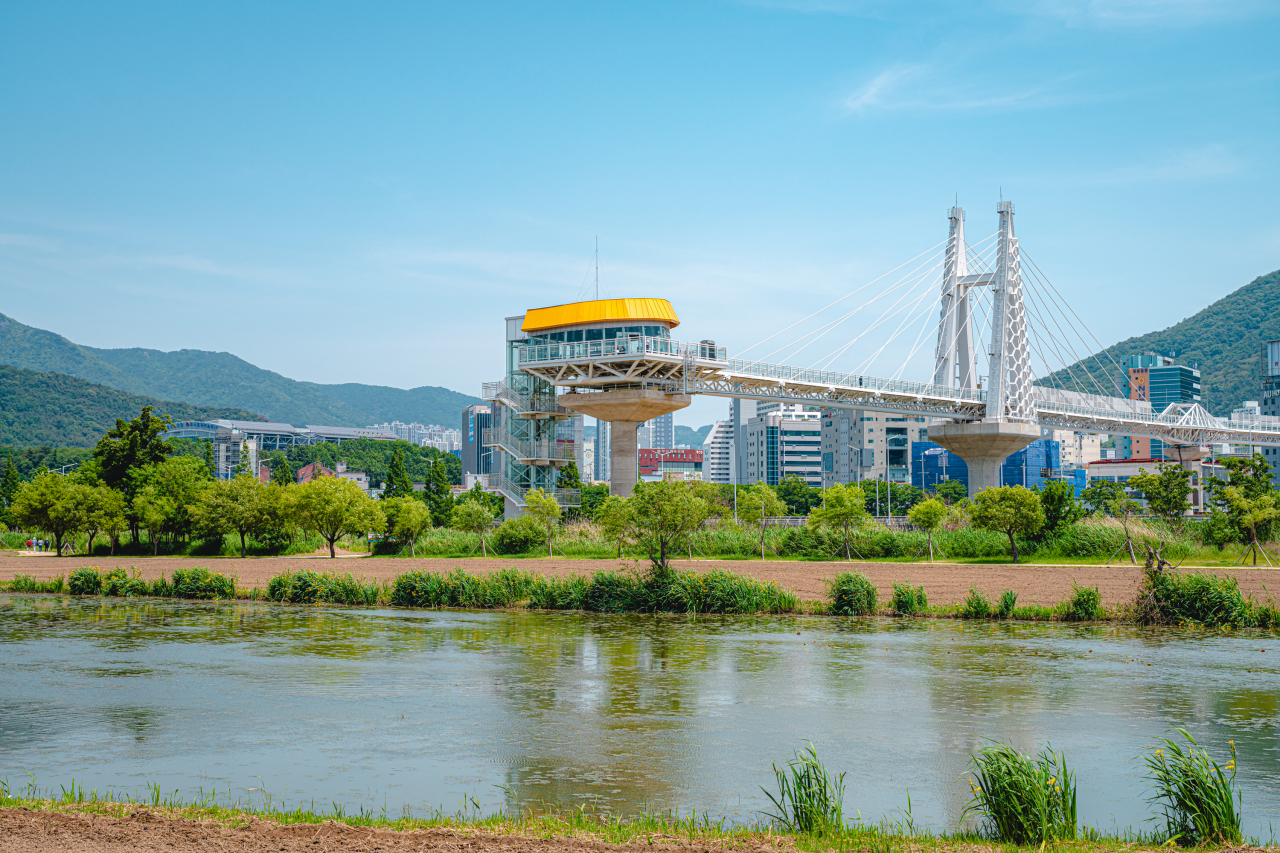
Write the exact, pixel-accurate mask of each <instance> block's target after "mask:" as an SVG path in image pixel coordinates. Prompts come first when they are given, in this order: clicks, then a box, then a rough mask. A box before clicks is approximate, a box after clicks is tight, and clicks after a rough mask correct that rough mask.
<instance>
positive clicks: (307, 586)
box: [267, 569, 381, 605]
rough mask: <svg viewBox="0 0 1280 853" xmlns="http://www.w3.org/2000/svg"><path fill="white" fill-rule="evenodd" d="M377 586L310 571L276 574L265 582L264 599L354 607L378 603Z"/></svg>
mask: <svg viewBox="0 0 1280 853" xmlns="http://www.w3.org/2000/svg"><path fill="white" fill-rule="evenodd" d="M380 591H381V590H380V588H379V586H378V584H377V583H373V582H369V581H363V580H360V579H359V578H357V577H356V576H354V575H351V574H346V575H339V574H332V573H329V572H315V571H311V570H310V569H304V570H303V571H300V572H297V573H292V572H286V573H284V574H283V575H276V576H275V577H273V578H272V579H271V580H269V581H267V598H268V599H270V600H271V601H288V602H291V603H293V604H317V603H325V604H358V605H373V604H377V603H378V598H379V592H380Z"/></svg>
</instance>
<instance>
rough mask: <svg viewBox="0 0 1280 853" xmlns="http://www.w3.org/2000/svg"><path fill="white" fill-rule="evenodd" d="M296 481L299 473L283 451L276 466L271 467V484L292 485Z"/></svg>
mask: <svg viewBox="0 0 1280 853" xmlns="http://www.w3.org/2000/svg"><path fill="white" fill-rule="evenodd" d="M295 482H297V475H296V474H294V472H293V468H292V467H291V466H290V465H289V457H287V456H285V455H284V454H283V453H282V454H280V458H278V459H277V460H276V465H275V467H274V468H272V469H271V485H273V486H292V485H293V484H294V483H295Z"/></svg>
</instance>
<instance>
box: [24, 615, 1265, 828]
mask: <svg viewBox="0 0 1280 853" xmlns="http://www.w3.org/2000/svg"><path fill="white" fill-rule="evenodd" d="M1278 671H1280V637H1277V635H1276V634H1274V633H1267V632H1239V633H1231V634H1219V633H1215V632H1205V631H1183V630H1152V629H1139V628H1134V627H1129V626H1115V625H1089V626H1070V625H1053V624H1029V623H989V622H987V623H966V622H959V621H954V620H891V619H836V618H824V617H751V618H744V617H717V616H711V617H705V616H704V617H683V616H604V615H592V614H581V613H541V612H539V613H525V612H476V611H447V612H437V611H408V610H395V609H387V610H376V609H374V610H356V609H348V608H338V607H316V608H309V607H291V606H277V605H271V604H263V603H254V602H234V603H202V602H182V601H168V600H159V599H138V600H120V599H96V598H82V599H73V598H68V597H54V596H23V595H0V779H7V780H8V783H9V785H10V787H11V788H21V787H22V786H23V785H25V784H26V783H27V781H28V778H29V775H31V774H34V776H35V777H36V780H37V784H39V785H41V786H42V787H45V788H52V789H53V790H55V791H56V790H58V786H59V785H69V784H70V782H71V780H72V779H74V780H75V782H76V783H77V784H78V785H83V786H84V788H85V789H86V790H93V789H97V790H99V791H104V790H107V789H113V790H116V791H118V792H125V793H135V792H137V793H140V794H143V795H145V793H146V790H147V784H148V783H151V782H155V783H158V784H159V785H160V787H161V788H162V789H163V790H165V791H178V792H180V793H181V794H182V795H184V796H188V797H189V796H192V795H194V794H196V792H197V791H199V790H200V789H203V790H205V791H208V790H210V789H216V790H218V791H220V792H223V794H224V795H225V794H226V792H227V791H230V792H231V794H232V797H233V798H236V797H246V798H247V797H253V798H254V799H255V802H260V801H261V799H260V798H261V797H262V796H263V795H264V792H266V793H267V794H269V795H270V796H271V797H272V798H273V799H274V801H275V802H276V803H287V804H289V805H298V804H301V805H305V806H310V805H311V804H312V803H314V804H315V806H316V807H317V808H318V807H322V806H323V807H328V806H329V805H330V804H331V803H334V802H336V803H341V804H343V805H344V807H345V808H347V809H349V810H350V809H357V808H360V807H362V806H363V807H365V808H366V809H368V808H372V809H373V810H375V811H381V810H382V809H383V808H384V807H385V808H386V809H387V811H388V813H390V814H392V815H398V814H400V813H402V810H403V809H404V808H406V807H407V808H409V809H411V810H412V811H413V813H415V814H419V815H421V814H426V813H429V812H430V811H431V810H432V809H435V808H442V809H443V810H444V811H446V812H453V811H454V810H455V809H457V808H458V807H459V805H460V804H461V803H462V801H463V799H464V797H472V798H474V799H475V801H476V802H478V803H479V804H480V806H481V807H482V809H484V810H485V811H489V810H494V809H497V808H502V807H506V808H511V809H525V808H534V807H566V806H578V805H582V804H584V803H585V804H590V805H592V806H593V807H595V808H598V809H601V810H610V811H614V812H619V813H626V812H632V811H635V810H638V809H642V808H655V809H679V810H680V811H682V812H687V811H688V810H690V809H697V811H698V812H699V814H701V813H704V812H706V813H708V814H711V815H713V816H716V817H721V816H723V817H727V818H729V819H730V820H751V819H753V818H755V817H757V816H758V814H759V810H760V809H762V808H764V807H765V806H766V805H767V801H766V799H765V797H764V794H763V793H762V792H761V790H760V787H761V786H762V785H766V786H771V785H772V781H773V775H772V770H771V766H770V763H771V762H774V761H777V762H782V761H785V760H786V759H787V758H788V757H790V756H791V754H792V753H793V752H794V750H795V749H797V748H799V747H802V746H804V745H805V744H806V743H808V742H812V743H813V744H814V746H815V747H816V748H817V750H818V753H819V755H820V756H821V757H822V758H823V760H824V761H825V762H826V763H827V765H828V766H829V767H830V768H831V769H833V770H835V771H839V772H844V773H846V774H847V776H846V786H847V794H846V801H845V802H846V814H847V815H848V816H851V817H853V816H857V815H860V816H861V817H862V818H863V819H865V820H867V821H872V822H874V821H879V820H880V819H881V818H884V817H889V818H894V817H899V816H900V814H901V810H903V809H905V808H906V805H907V796H908V793H909V794H910V797H911V804H912V812H913V815H914V818H915V821H916V823H917V824H918V825H922V826H930V827H933V828H935V829H953V828H955V827H956V826H957V825H958V824H959V822H960V819H961V814H962V812H963V810H964V806H965V803H966V802H967V800H968V799H969V785H968V782H967V771H968V768H969V756H970V755H971V754H972V753H973V751H974V750H976V749H978V748H980V747H981V746H982V745H983V744H984V743H986V742H987V739H998V740H1002V741H1009V742H1012V743H1013V744H1015V745H1016V746H1018V747H1020V748H1022V749H1025V750H1034V749H1038V748H1040V747H1041V746H1042V745H1044V744H1045V743H1046V742H1049V743H1052V745H1053V747H1054V748H1055V749H1061V750H1065V751H1066V754H1067V758H1068V761H1069V762H1070V763H1071V765H1072V766H1073V767H1074V769H1075V770H1076V772H1077V775H1078V781H1079V790H1080V798H1079V802H1080V808H1079V811H1080V819H1081V821H1082V822H1084V823H1087V824H1089V825H1091V826H1096V827H1098V828H1100V829H1102V830H1104V831H1115V830H1116V829H1122V828H1124V827H1134V828H1142V827H1144V826H1146V825H1147V824H1146V823H1145V821H1146V819H1147V818H1148V817H1150V815H1151V814H1152V807H1151V806H1150V805H1149V804H1148V803H1146V802H1145V798H1146V796H1147V790H1146V782H1145V779H1144V775H1143V770H1142V766H1141V759H1140V757H1141V755H1142V753H1143V751H1144V749H1145V748H1147V747H1148V746H1150V745H1151V744H1152V743H1153V742H1154V741H1155V739H1156V738H1157V737H1159V736H1161V735H1162V734H1166V733H1168V732H1169V731H1170V729H1171V727H1172V726H1175V725H1185V726H1187V727H1188V728H1189V729H1190V730H1191V732H1192V733H1193V734H1194V735H1195V736H1196V737H1197V738H1198V739H1200V741H1201V743H1202V744H1203V745H1205V746H1207V747H1208V748H1209V749H1210V750H1211V751H1212V752H1213V753H1214V754H1215V756H1219V757H1223V756H1225V755H1226V750H1227V748H1228V747H1227V741H1228V740H1235V742H1236V745H1237V748H1238V750H1239V765H1240V773H1239V781H1240V784H1241V786H1242V788H1243V790H1244V809H1243V810H1244V815H1245V831H1246V834H1248V835H1253V836H1257V837H1260V838H1261V839H1262V840H1263V841H1266V840H1268V839H1270V838H1271V837H1272V835H1273V826H1277V827H1280V738H1278V736H1277V726H1278V725H1280V675H1278Z"/></svg>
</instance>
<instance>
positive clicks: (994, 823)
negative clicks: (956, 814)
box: [961, 744, 1076, 845]
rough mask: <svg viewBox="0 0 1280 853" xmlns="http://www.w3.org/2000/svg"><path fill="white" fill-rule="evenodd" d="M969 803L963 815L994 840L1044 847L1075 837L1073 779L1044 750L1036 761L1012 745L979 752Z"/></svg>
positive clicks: (1057, 757)
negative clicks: (972, 817)
mask: <svg viewBox="0 0 1280 853" xmlns="http://www.w3.org/2000/svg"><path fill="white" fill-rule="evenodd" d="M973 768H974V775H975V776H976V777H977V781H976V782H975V781H974V780H973V779H970V780H969V786H970V788H971V789H972V791H973V799H972V800H970V801H969V805H968V806H967V807H966V808H965V812H964V815H963V816H962V817H961V819H962V820H963V819H964V817H967V816H968V815H969V814H977V815H980V816H981V817H982V818H983V819H984V820H985V827H984V830H985V832H986V833H987V834H988V835H990V837H991V838H993V839H994V840H996V841H1003V842H1006V843H1011V844H1018V845H1032V844H1036V845H1044V844H1045V843H1048V842H1055V841H1068V840H1073V839H1075V837H1076V779H1075V774H1074V773H1072V772H1071V771H1070V769H1068V767H1067V761H1066V757H1065V756H1064V755H1063V754H1062V753H1056V754H1055V753H1054V751H1053V750H1052V749H1051V748H1048V747H1046V748H1045V749H1043V750H1042V751H1041V752H1040V754H1039V755H1038V756H1036V757H1035V758H1033V757H1031V756H1029V755H1024V754H1022V753H1021V752H1018V751H1017V750H1016V749H1014V748H1013V747H1012V746H1006V745H1004V744H995V745H992V746H987V747H983V748H982V749H981V750H980V751H979V752H978V754H977V755H975V756H973Z"/></svg>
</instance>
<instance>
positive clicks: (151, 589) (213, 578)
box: [9, 566, 236, 599]
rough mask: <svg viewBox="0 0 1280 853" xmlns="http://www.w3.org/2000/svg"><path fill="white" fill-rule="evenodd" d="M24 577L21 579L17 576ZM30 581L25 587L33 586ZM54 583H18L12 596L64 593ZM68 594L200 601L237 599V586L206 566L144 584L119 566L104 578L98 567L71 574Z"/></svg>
mask: <svg viewBox="0 0 1280 853" xmlns="http://www.w3.org/2000/svg"><path fill="white" fill-rule="evenodd" d="M18 577H19V578H21V577H23V576H22V575H19V576H18ZM34 583H36V582H35V581H32V580H31V579H30V578H26V579H25V580H24V581H23V584H24V585H28V584H34ZM51 583H54V584H57V589H49V590H34V589H19V588H17V586H16V585H17V584H18V580H17V578H15V579H14V583H13V584H11V585H10V587H9V589H10V591H11V592H61V591H62V581H61V579H58V580H57V581H53V582H51ZM66 588H67V592H69V593H70V594H71V595H109V596H115V597H121V598H124V597H128V596H138V595H150V596H154V597H156V598H197V599H233V598H235V597H236V582H235V579H234V578H232V577H228V576H227V575H224V574H222V573H221V572H212V571H210V570H209V569H207V568H204V567H203V566H196V567H194V568H187V569H174V570H173V580H172V581H170V580H168V579H166V578H165V576H164V575H161V576H160V578H159V579H158V580H154V581H145V580H143V579H142V578H141V577H139V576H138V571H137V569H134V571H133V573H132V574H130V573H129V572H126V571H125V569H124V568H123V567H121V566H116V567H115V568H114V569H111V570H109V571H108V572H106V573H105V574H104V573H103V572H102V570H101V569H99V568H98V567H97V566H81V567H80V568H78V569H76V570H75V571H73V572H72V573H71V577H70V578H68V580H67V587H66Z"/></svg>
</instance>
